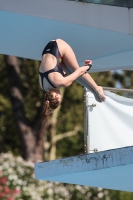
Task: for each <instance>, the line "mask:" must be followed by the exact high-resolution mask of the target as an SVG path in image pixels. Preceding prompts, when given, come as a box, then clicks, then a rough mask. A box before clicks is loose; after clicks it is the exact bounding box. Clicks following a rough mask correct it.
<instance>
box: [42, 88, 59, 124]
mask: <svg viewBox="0 0 133 200" xmlns="http://www.w3.org/2000/svg"><path fill="white" fill-rule="evenodd" d="M52 92H53V91H51V90H50V91H48V92H46V93H45V95H44V102H43V112H42V118H43V119H44V120H45V121H47V119H48V116H49V114H50V113H51V112H52V111H53V110H54V109H56V108H57V107H58V106H59V105H60V102H59V100H58V98H54V97H53V94H52Z"/></svg>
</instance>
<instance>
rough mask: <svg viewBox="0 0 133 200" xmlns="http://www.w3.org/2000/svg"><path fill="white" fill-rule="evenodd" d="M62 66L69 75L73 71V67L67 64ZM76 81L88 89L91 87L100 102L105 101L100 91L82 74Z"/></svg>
mask: <svg viewBox="0 0 133 200" xmlns="http://www.w3.org/2000/svg"><path fill="white" fill-rule="evenodd" d="M62 68H63V70H64V71H65V72H66V73H67V74H68V75H69V74H71V73H72V71H71V68H69V67H68V66H66V64H64V63H62ZM76 81H77V82H78V83H79V84H80V85H82V86H84V87H86V88H87V89H89V90H90V91H91V92H92V93H93V94H94V96H95V99H96V100H97V101H98V102H102V101H104V99H103V96H101V95H100V92H97V91H96V90H95V89H94V88H93V87H92V85H91V84H90V83H89V82H88V81H87V80H86V79H85V78H84V77H83V76H80V77H79V78H77V79H76ZM101 91H102V92H103V89H102V88H101ZM103 95H104V94H103Z"/></svg>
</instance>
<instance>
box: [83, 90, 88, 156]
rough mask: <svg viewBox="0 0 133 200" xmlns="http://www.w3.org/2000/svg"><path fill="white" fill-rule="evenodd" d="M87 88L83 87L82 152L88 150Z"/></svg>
mask: <svg viewBox="0 0 133 200" xmlns="http://www.w3.org/2000/svg"><path fill="white" fill-rule="evenodd" d="M88 114H89V113H88V98H87V88H84V153H88V152H89V141H88V139H89V128H88V126H89V124H88V123H89V120H88V118H89V115H88Z"/></svg>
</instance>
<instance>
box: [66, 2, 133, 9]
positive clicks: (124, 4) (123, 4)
mask: <svg viewBox="0 0 133 200" xmlns="http://www.w3.org/2000/svg"><path fill="white" fill-rule="evenodd" d="M69 1H77V2H78V1H79V2H86V3H95V4H103V5H110V6H119V7H127V8H133V0H69Z"/></svg>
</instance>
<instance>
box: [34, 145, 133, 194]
mask: <svg viewBox="0 0 133 200" xmlns="http://www.w3.org/2000/svg"><path fill="white" fill-rule="evenodd" d="M35 178H36V179H38V180H47V181H54V182H63V183H69V184H78V185H85V186H90V187H101V188H106V189H113V190H123V191H130V192H133V146H130V147H124V148H119V149H113V150H108V151H102V152H97V153H91V154H84V155H79V156H74V157H69V158H64V159H58V160H53V161H49V162H40V163H37V164H35Z"/></svg>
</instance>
